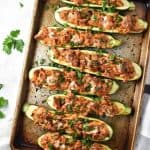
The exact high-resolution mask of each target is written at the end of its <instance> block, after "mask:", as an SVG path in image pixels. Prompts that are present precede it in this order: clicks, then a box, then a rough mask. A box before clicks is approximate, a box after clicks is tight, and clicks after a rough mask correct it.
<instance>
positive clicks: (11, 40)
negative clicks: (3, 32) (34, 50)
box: [3, 30, 24, 55]
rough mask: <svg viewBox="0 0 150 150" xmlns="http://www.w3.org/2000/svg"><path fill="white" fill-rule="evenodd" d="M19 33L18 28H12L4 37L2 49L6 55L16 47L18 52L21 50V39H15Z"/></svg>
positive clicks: (22, 43)
mask: <svg viewBox="0 0 150 150" xmlns="http://www.w3.org/2000/svg"><path fill="white" fill-rule="evenodd" d="M19 34H20V30H13V31H11V32H10V34H9V35H8V36H7V37H6V38H5V39H4V42H3V51H4V52H5V53H7V54H8V55H9V54H11V53H12V49H16V50H17V51H19V52H22V51H23V47H24V42H23V40H22V39H17V37H18V35H19Z"/></svg>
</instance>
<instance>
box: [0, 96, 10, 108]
mask: <svg viewBox="0 0 150 150" xmlns="http://www.w3.org/2000/svg"><path fill="white" fill-rule="evenodd" d="M7 105H8V100H7V99H5V98H4V97H0V108H2V107H5V106H7Z"/></svg>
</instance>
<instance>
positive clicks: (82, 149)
mask: <svg viewBox="0 0 150 150" xmlns="http://www.w3.org/2000/svg"><path fill="white" fill-rule="evenodd" d="M41 145H42V146H43V148H44V150H49V149H50V147H51V149H53V150H58V149H61V150H105V148H104V146H103V145H101V144H99V143H93V144H92V143H91V144H90V145H88V146H87V145H86V144H83V143H82V141H80V140H76V141H73V140H72V141H69V139H68V138H66V137H65V136H64V135H60V134H59V133H52V134H51V133H47V134H46V135H45V136H44V137H43V138H41Z"/></svg>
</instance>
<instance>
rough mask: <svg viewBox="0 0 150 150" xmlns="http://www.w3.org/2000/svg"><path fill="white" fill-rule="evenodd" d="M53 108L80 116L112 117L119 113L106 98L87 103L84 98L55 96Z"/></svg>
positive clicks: (70, 95) (69, 95)
mask: <svg viewBox="0 0 150 150" xmlns="http://www.w3.org/2000/svg"><path fill="white" fill-rule="evenodd" d="M53 105H54V107H55V108H56V109H57V110H58V111H61V112H65V113H77V114H78V113H80V114H82V115H85V116H86V115H88V114H97V115H100V116H109V117H113V116H115V115H117V114H118V113H119V109H118V107H117V106H116V105H115V104H114V103H113V102H112V101H110V100H109V99H108V98H107V97H106V98H104V99H103V100H101V101H89V100H87V99H86V98H84V97H77V96H75V95H73V94H71V93H70V94H68V95H67V96H65V97H61V96H55V97H54V104H53Z"/></svg>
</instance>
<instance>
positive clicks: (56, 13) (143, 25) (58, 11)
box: [54, 7, 148, 33]
mask: <svg viewBox="0 0 150 150" xmlns="http://www.w3.org/2000/svg"><path fill="white" fill-rule="evenodd" d="M72 9H73V8H70V7H61V8H59V9H57V10H56V11H55V14H54V16H55V20H56V21H57V22H58V23H59V24H61V25H63V26H70V27H72V28H75V29H80V30H90V31H96V32H105V33H121V32H119V31H118V30H117V29H111V30H110V29H105V28H103V29H101V28H99V27H92V26H80V25H75V24H73V23H69V22H68V21H65V20H63V19H61V17H60V15H59V13H60V12H61V11H63V10H72ZM78 9H79V10H81V9H82V8H78ZM105 13H106V14H110V15H114V14H113V13H108V12H105ZM119 17H120V18H123V16H121V15H119ZM138 24H139V25H140V26H141V27H142V29H143V30H145V29H147V27H148V23H147V22H146V21H144V20H142V19H138ZM143 30H140V31H137V32H135V31H131V32H129V33H141V32H143Z"/></svg>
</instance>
